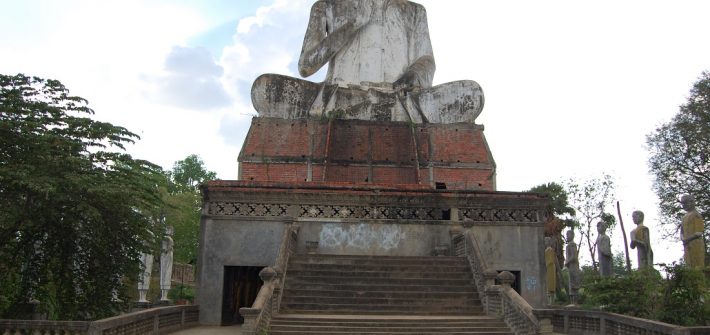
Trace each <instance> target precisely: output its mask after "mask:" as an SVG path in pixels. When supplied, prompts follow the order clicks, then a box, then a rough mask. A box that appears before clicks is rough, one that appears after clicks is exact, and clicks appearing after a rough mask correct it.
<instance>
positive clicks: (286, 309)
mask: <svg viewBox="0 0 710 335" xmlns="http://www.w3.org/2000/svg"><path fill="white" fill-rule="evenodd" d="M306 311H328V312H329V313H336V312H337V313H341V314H379V313H382V314H411V313H423V314H426V313H431V314H432V315H480V314H481V313H483V307H482V306H469V305H466V306H461V305H451V304H448V305H431V304H421V305H420V304H417V305H412V304H374V303H373V304H359V303H352V304H346V303H338V304H324V303H318V302H313V301H312V302H307V303H290V302H288V301H282V302H281V308H280V312H283V313H299V314H304V313H305V314H308V313H307V312H306Z"/></svg>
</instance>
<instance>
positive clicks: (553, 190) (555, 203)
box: [528, 182, 575, 218]
mask: <svg viewBox="0 0 710 335" xmlns="http://www.w3.org/2000/svg"><path fill="white" fill-rule="evenodd" d="M528 192H535V193H541V194H545V195H547V196H549V197H550V212H551V214H552V215H554V216H557V217H560V218H565V217H569V216H574V215H575V212H574V208H572V207H570V205H569V200H568V198H569V195H568V194H567V191H566V190H565V188H564V186H562V185H561V184H559V183H555V182H551V183H547V184H541V185H537V186H535V187H533V188H531V189H529V190H528Z"/></svg>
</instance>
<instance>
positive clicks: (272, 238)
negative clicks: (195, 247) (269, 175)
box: [197, 217, 284, 325]
mask: <svg viewBox="0 0 710 335" xmlns="http://www.w3.org/2000/svg"><path fill="white" fill-rule="evenodd" d="M283 229H284V224H283V223H281V222H278V221H271V222H268V221H267V222H265V221H254V220H251V221H250V220H244V219H238V218H232V219H229V220H224V219H219V218H216V219H215V218H207V217H203V220H202V225H201V227H200V256H199V260H198V262H199V264H198V265H199V271H200V272H199V286H198V294H197V303H198V304H199V305H200V323H201V324H204V325H219V324H220V322H221V318H222V291H223V288H224V267H225V266H271V265H274V264H275V262H276V256H277V254H278V250H279V245H280V243H281V236H282V234H283Z"/></svg>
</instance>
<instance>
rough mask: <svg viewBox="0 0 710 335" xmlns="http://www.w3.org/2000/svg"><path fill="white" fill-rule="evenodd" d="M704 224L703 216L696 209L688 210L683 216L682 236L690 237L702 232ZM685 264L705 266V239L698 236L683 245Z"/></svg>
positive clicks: (697, 266)
mask: <svg viewBox="0 0 710 335" xmlns="http://www.w3.org/2000/svg"><path fill="white" fill-rule="evenodd" d="M704 229H705V224H704V222H703V217H702V216H700V214H699V213H698V212H697V211H696V210H692V211H689V212H688V213H686V214H685V215H684V216H683V227H682V234H683V235H682V237H683V239H687V238H690V237H691V236H693V235H694V234H695V233H697V232H703V231H704ZM684 252H685V253H684V259H685V264H686V265H687V266H689V267H692V268H703V267H705V240H704V239H703V238H702V237H700V238H696V239H694V240H692V241H690V242H689V243H688V244H686V245H685V246H684Z"/></svg>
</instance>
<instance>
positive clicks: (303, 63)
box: [251, 0, 484, 123]
mask: <svg viewBox="0 0 710 335" xmlns="http://www.w3.org/2000/svg"><path fill="white" fill-rule="evenodd" d="M326 64H327V65H328V72H327V75H326V77H325V80H324V81H323V82H321V83H314V82H311V81H307V80H303V79H298V78H293V77H288V76H283V75H277V74H264V75H261V76H260V77H259V78H257V79H256V81H255V82H254V84H253V86H252V92H251V97H252V103H253V105H254V108H255V109H256V111H257V112H258V113H259V115H260V116H262V117H279V118H286V119H296V118H308V117H316V118H318V117H327V118H341V119H360V120H376V121H407V122H413V123H456V122H474V121H475V119H476V117H477V116H478V115H479V114H480V113H481V110H482V109H483V103H484V97H483V91H482V90H481V87H480V86H479V85H478V84H477V83H476V82H475V81H472V80H462V81H455V82H450V83H446V84H442V85H438V86H432V81H433V77H434V71H435V69H436V65H435V62H434V54H433V52H432V47H431V41H430V39H429V28H428V25H427V17H426V11H425V9H424V7H423V6H421V5H420V4H416V3H413V2H410V1H406V0H320V1H317V2H316V3H315V4H313V7H312V8H311V14H310V19H309V22H308V27H307V30H306V34H305V38H304V40H303V48H302V50H301V55H300V59H299V61H298V70H299V72H300V75H301V76H303V77H308V76H311V75H313V74H314V73H316V72H317V71H318V70H319V69H321V68H322V67H323V66H325V65H326Z"/></svg>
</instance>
